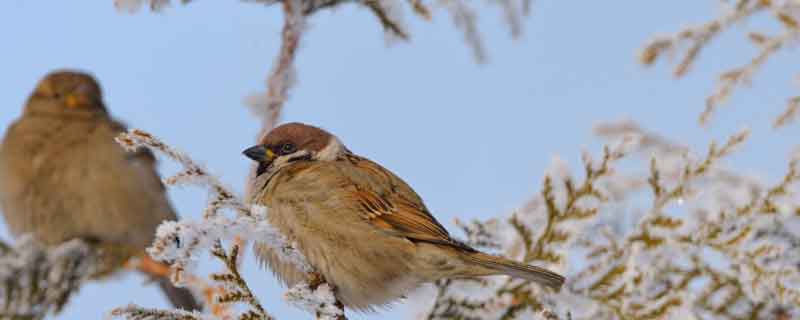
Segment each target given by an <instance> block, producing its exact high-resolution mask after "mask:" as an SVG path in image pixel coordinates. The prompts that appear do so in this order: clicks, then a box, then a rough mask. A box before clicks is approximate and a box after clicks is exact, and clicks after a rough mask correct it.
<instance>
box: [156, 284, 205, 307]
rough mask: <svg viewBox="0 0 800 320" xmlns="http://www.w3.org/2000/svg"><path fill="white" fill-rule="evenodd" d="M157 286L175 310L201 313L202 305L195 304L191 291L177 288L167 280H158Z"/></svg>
mask: <svg viewBox="0 0 800 320" xmlns="http://www.w3.org/2000/svg"><path fill="white" fill-rule="evenodd" d="M158 286H159V287H161V291H163V292H164V295H165V296H167V299H168V300H169V302H170V303H172V305H173V306H174V307H175V308H180V309H183V310H186V311H195V310H197V311H203V309H202V308H203V307H202V305H200V303H198V302H197V299H196V298H195V297H194V295H193V294H192V292H191V291H189V289H187V288H178V287H176V286H175V285H174V284H172V281H170V280H169V278H165V277H161V278H158Z"/></svg>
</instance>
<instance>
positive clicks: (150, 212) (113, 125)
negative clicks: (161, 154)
mask: <svg viewBox="0 0 800 320" xmlns="http://www.w3.org/2000/svg"><path fill="white" fill-rule="evenodd" d="M123 131H125V126H124V125H123V124H122V123H120V122H117V121H115V120H114V119H112V118H111V116H110V115H109V114H108V110H106V108H105V106H104V105H103V101H102V95H101V92H100V86H99V85H98V84H97V82H96V81H95V79H94V78H93V77H92V76H90V75H88V74H85V73H81V72H76V71H56V72H53V73H50V74H48V75H47V76H45V78H44V79H43V80H41V81H40V82H39V84H38V85H37V87H36V89H35V90H34V92H33V93H32V94H31V95H30V97H29V98H28V101H27V104H26V105H25V109H24V111H23V114H22V117H20V118H19V119H17V120H16V121H15V122H14V123H13V124H12V125H11V126H10V127H9V128H8V130H7V132H6V134H5V137H4V139H3V141H2V145H0V208H1V209H2V211H3V215H4V216H5V221H6V224H7V225H8V227H9V229H10V231H11V233H12V234H13V235H14V236H20V235H22V234H26V233H29V234H32V235H33V236H34V238H35V239H36V240H38V241H40V242H42V243H44V244H46V245H53V246H54V245H58V244H61V243H63V242H66V241H68V240H71V239H75V238H79V239H82V240H85V241H87V242H89V243H90V244H92V245H93V246H95V247H97V248H100V249H101V252H102V260H103V262H104V263H103V267H102V268H103V270H102V271H101V272H100V273H99V274H98V275H97V277H98V278H100V277H103V276H106V275H108V274H111V273H113V272H114V271H116V270H119V269H120V268H121V267H122V266H123V265H124V264H125V262H126V261H128V260H129V259H130V258H132V257H138V258H141V259H143V260H144V261H146V262H150V264H151V265H152V263H154V261H153V260H150V259H148V257H147V255H146V254H145V253H144V249H145V248H146V247H147V246H149V245H150V243H151V242H152V240H153V238H154V235H155V230H156V227H157V226H158V225H159V224H160V223H161V222H162V221H164V220H176V218H177V217H176V215H175V212H174V211H173V209H172V207H171V205H170V203H169V201H168V200H167V197H166V195H165V193H164V192H165V190H164V186H163V184H162V183H161V180H160V179H159V177H158V174H157V173H156V161H155V158H154V157H153V155H152V154H151V153H150V152H149V151H148V150H144V149H143V150H139V151H137V152H126V151H125V150H123V149H122V147H121V146H119V145H118V144H117V143H116V142H115V141H114V138H115V137H116V136H117V135H118V134H119V133H121V132H123ZM158 282H159V285H160V287H161V288H162V290H163V291H164V293H165V294H166V295H167V297H168V298H169V300H170V302H172V304H173V305H175V306H176V307H179V308H183V309H186V310H199V309H200V308H201V306H200V305H199V304H198V303H197V301H196V300H195V298H194V296H193V295H192V294H191V292H189V291H188V290H187V289H185V288H177V287H174V286H173V285H172V284H171V283H170V281H169V279H167V278H165V277H163V276H161V277H159V278H158Z"/></svg>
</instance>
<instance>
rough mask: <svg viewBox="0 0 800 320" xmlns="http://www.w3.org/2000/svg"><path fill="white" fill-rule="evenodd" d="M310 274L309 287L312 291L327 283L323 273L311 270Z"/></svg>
mask: <svg viewBox="0 0 800 320" xmlns="http://www.w3.org/2000/svg"><path fill="white" fill-rule="evenodd" d="M308 276H309V279H308V287H309V288H310V289H311V290H312V291H314V290H317V288H318V287H319V286H320V285H321V284H323V283H325V278H323V277H322V275H321V274H320V273H319V272H316V271H314V272H311V273H309V274H308Z"/></svg>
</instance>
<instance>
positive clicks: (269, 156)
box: [242, 145, 275, 163]
mask: <svg viewBox="0 0 800 320" xmlns="http://www.w3.org/2000/svg"><path fill="white" fill-rule="evenodd" d="M242 153H243V154H244V155H245V156H246V157H248V158H250V159H253V160H255V161H258V162H259V163H269V162H272V160H273V159H275V153H274V152H272V150H270V149H268V148H267V147H265V146H263V145H258V146H253V147H250V148H247V149H246V150H244V151H243V152H242Z"/></svg>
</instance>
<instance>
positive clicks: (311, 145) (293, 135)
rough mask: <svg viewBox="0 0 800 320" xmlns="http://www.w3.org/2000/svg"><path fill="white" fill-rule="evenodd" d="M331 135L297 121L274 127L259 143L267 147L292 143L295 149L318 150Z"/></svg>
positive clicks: (323, 146) (326, 142)
mask: <svg viewBox="0 0 800 320" xmlns="http://www.w3.org/2000/svg"><path fill="white" fill-rule="evenodd" d="M331 137H332V135H331V134H330V133H328V132H327V131H325V130H322V129H320V128H317V127H314V126H310V125H307V124H303V123H299V122H291V123H286V124H282V125H280V126H277V127H275V128H274V129H272V131H270V132H269V133H268V134H267V136H266V137H264V138H263V139H261V141H260V143H261V144H263V145H265V146H267V147H274V146H280V145H282V144H285V143H287V142H291V143H293V144H294V145H295V146H296V147H297V149H300V150H309V151H315V152H317V151H320V150H322V149H323V148H325V146H326V145H327V144H328V141H330V139H331Z"/></svg>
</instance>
